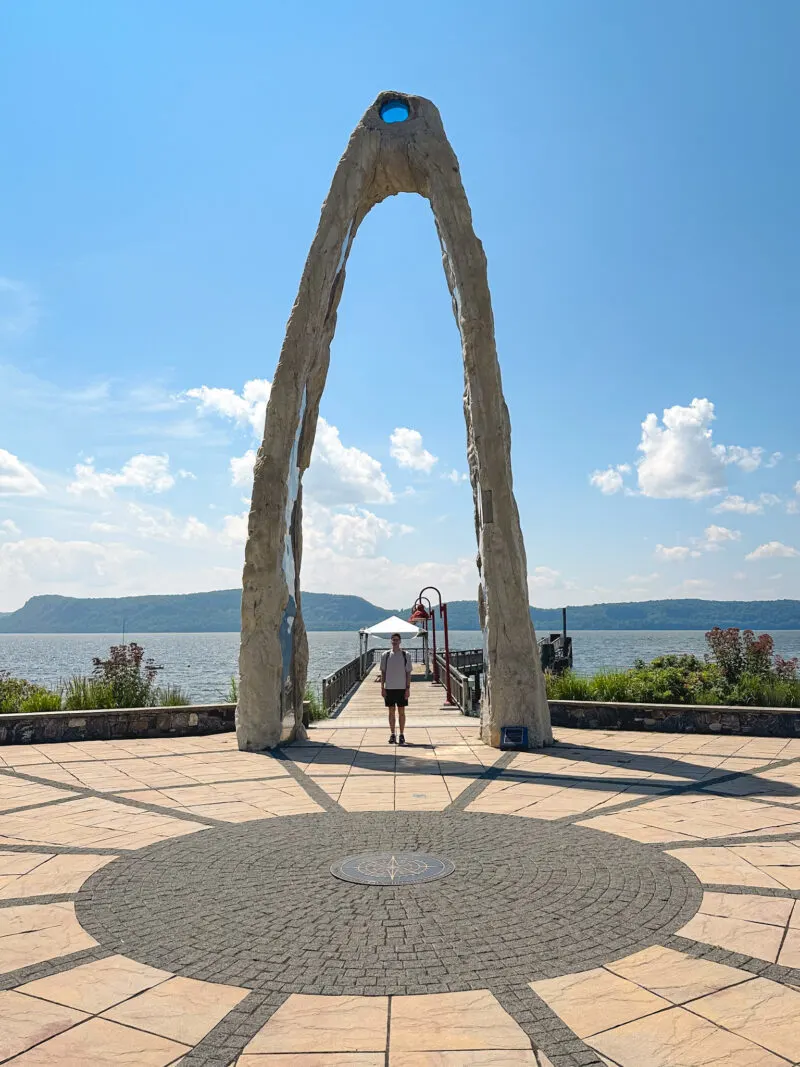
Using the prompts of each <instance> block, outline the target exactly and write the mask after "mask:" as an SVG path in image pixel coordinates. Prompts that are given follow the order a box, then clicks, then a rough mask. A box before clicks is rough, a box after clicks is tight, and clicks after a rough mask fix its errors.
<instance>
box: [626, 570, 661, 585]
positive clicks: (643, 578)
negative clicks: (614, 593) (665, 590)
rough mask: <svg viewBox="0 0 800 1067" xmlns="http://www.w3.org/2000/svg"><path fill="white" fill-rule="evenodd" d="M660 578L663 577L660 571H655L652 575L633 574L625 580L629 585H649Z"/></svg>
mask: <svg viewBox="0 0 800 1067" xmlns="http://www.w3.org/2000/svg"><path fill="white" fill-rule="evenodd" d="M660 577H661V575H660V574H659V573H658V571H653V572H652V574H631V575H629V576H628V577H627V578H626V579H625V582H626V583H627V584H628V585H649V583H650V582H654V581H655V580H656V579H657V578H660Z"/></svg>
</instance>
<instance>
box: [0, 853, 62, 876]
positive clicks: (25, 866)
mask: <svg viewBox="0 0 800 1067" xmlns="http://www.w3.org/2000/svg"><path fill="white" fill-rule="evenodd" d="M52 858H53V857H52V854H48V853H45V852H3V851H2V850H0V878H15V877H16V876H17V875H20V874H29V873H30V872H31V871H32V870H33V869H34V868H35V867H38V866H39V865H40V864H42V863H44V862H45V861H46V860H49V859H52Z"/></svg>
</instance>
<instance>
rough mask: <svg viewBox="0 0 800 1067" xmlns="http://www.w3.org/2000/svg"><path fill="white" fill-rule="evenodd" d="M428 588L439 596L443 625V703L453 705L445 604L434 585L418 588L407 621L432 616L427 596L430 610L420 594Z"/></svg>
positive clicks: (430, 617) (418, 620)
mask: <svg viewBox="0 0 800 1067" xmlns="http://www.w3.org/2000/svg"><path fill="white" fill-rule="evenodd" d="M429 589H430V590H432V591H433V592H434V593H436V595H437V596H438V598H439V616H440V618H441V620H442V626H443V627H444V662H445V687H446V689H447V699H446V700H445V704H447V705H453V703H454V702H453V694H452V691H451V689H450V636H449V631H448V629H447V604H443V603H442V594H441V593H440V592H439V590H438V589H437V588H436V586H435V585H426V586H425V588H424V589H421V590H420V592H419V596H418V597H417V599H416V602H415V604H414V608H413V610H412V612H411V617H410V619H409V620H408V621H409V622H423V621H424V620H426V619H432V618H433V617H434V616H433V608H430V603H431V602H430V600H428V598H427V597H425V599H426V600H428V607H429V608H430V611H426V610H425V605H424V604H423V596H422V594H423V593H427V591H428V590H429ZM434 627H435V622H434ZM434 632H435V631H434ZM435 647H436V646H435V644H434V648H435ZM433 662H434V664H435V663H436V653H435V652H434V657H433ZM434 669H435V668H434Z"/></svg>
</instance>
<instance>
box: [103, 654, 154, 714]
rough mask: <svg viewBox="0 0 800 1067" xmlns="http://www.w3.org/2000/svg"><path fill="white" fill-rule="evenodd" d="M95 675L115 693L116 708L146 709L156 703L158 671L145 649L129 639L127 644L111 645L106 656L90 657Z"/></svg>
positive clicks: (114, 704) (114, 705)
mask: <svg viewBox="0 0 800 1067" xmlns="http://www.w3.org/2000/svg"><path fill="white" fill-rule="evenodd" d="M92 664H93V671H92V673H93V674H94V676H95V678H98V679H100V680H102V681H104V682H108V684H109V685H110V686H111V689H112V691H113V693H114V703H113V705H112V707H115V708H146V707H153V705H154V704H155V703H156V697H157V692H156V684H155V683H156V675H157V674H158V672H159V671H160V670H161V668H160V667H157V666H156V664H155V661H154V660H153V659H152V658H148V659H145V658H144V649H143V648H142V646H141V645H137V644H136V642H135V641H131V643H130V644H129V645H112V646H111V648H110V650H109V656H108V659H100V658H99V657H98V656H95V657H94V658H93V659H92Z"/></svg>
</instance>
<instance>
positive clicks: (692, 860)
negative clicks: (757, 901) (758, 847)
mask: <svg viewBox="0 0 800 1067" xmlns="http://www.w3.org/2000/svg"><path fill="white" fill-rule="evenodd" d="M669 855H670V856H675V858H676V859H679V860H680V861H681V863H685V864H686V866H687V867H691V869H692V870H693V871H694V873H695V874H696V875H697V877H698V878H699V879H700V881H701V882H704V883H705V884H706V885H744V886H762V887H765V888H768V889H784V888H785V886H783V884H782V883H781V882H779V881H777V880H776V879H775V878H773V877H772V875H769V874H767V873H766V872H765V871H763V870H761V869H760V868H759V867H756V866H754V865H753V864H752V863H748V861H747V860H746V859H744V857H742V856H739V855H737V854H736V853H735V852H733V851H731V849H729V848H724V847H716V848H678V849H674V850H671V851H669Z"/></svg>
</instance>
